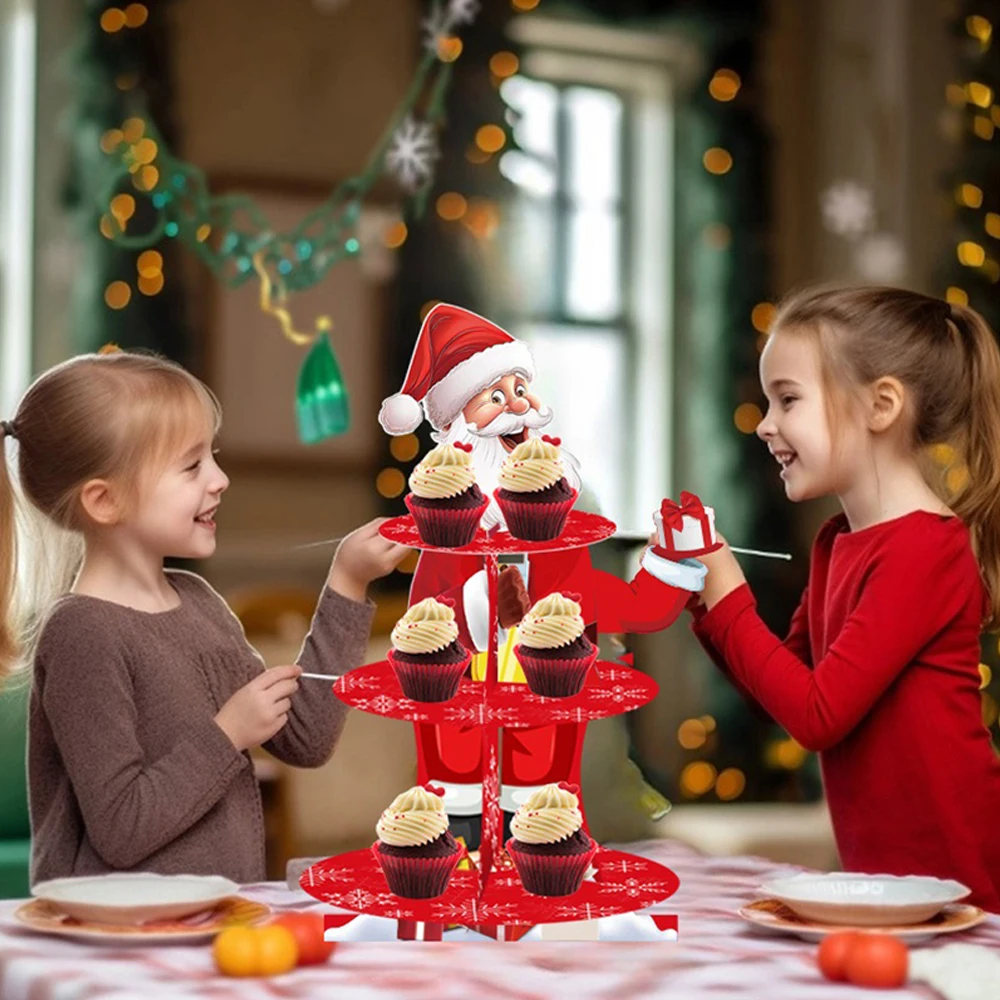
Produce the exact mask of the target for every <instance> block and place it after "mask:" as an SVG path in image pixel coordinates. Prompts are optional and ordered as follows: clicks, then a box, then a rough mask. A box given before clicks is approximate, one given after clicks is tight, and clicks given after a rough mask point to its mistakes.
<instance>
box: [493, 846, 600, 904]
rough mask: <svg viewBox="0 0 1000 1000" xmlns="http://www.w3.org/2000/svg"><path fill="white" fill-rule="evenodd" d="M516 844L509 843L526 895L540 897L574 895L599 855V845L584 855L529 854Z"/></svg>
mask: <svg viewBox="0 0 1000 1000" xmlns="http://www.w3.org/2000/svg"><path fill="white" fill-rule="evenodd" d="M514 844H515V838H514V837H511V838H510V840H508V841H507V845H506V846H507V853H508V854H509V855H510V859H511V861H513V862H514V867H515V868H516V869H517V874H518V876H519V877H520V879H521V885H523V886H524V889H525V891H526V892H530V893H533V894H534V895H536V896H570V895H572V894H573V893H574V892H576V891H577V889H579V888H580V886H581V885H582V884H583V876H584V875H586V874H587V869H588V868H589V867H590V862H591V861H592V860H593V859H594V855H595V854H596V853H597V842H596V841H593V842H592V843H591V845H590V850H589V851H584V852H583V853H582V854H525V853H524V852H523V851H519V850H518V849H517V848H516V847H515V846H514ZM553 846H554V847H558V845H553Z"/></svg>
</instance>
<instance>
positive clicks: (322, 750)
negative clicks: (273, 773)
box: [263, 586, 375, 767]
mask: <svg viewBox="0 0 1000 1000" xmlns="http://www.w3.org/2000/svg"><path fill="white" fill-rule="evenodd" d="M374 615H375V605H374V604H373V603H372V602H371V600H369V599H367V598H366V599H365V601H364V603H361V602H359V601H354V600H351V599H350V598H348V597H344V596H343V595H342V594H339V593H338V592H337V591H335V590H333V589H332V588H331V587H329V586H327V587H324V588H323V594H322V595H321V597H320V600H319V604H317V605H316V611H315V613H314V614H313V620H312V625H311V626H310V628H309V634H308V635H307V636H306V638H305V641H304V642H303V644H302V649H301V651H300V652H299V655H298V657H297V658H296V660H295V662H296V663H297V664H298V665H299V666H300V667H302V669H303V670H304V671H306V672H308V673H313V674H329V675H330V682H331V683H330V684H325V683H324V682H323V681H318V680H309V679H306V680H303V681H300V683H299V689H298V691H296V692H295V694H294V695H292V705H291V709H290V711H289V713H288V722H286V723H285V725H284V726H282V728H281V729H280V730H279V731H278V733H277V734H276V735H275V736H273V737H271V739H270V740H268V741H267V742H266V743H264V744H263V746H264V749H265V750H267V751H269V752H270V753H272V754H274V756H275V757H277V758H278V759H279V760H283V761H284V762H285V763H286V764H292V765H294V766H295V767H321V766H322V765H323V764H325V763H326V762H327V761H328V760H329V759H330V757H331V756H332V755H333V751H334V748H335V747H336V745H337V741H338V740H339V739H340V734H341V733H342V732H343V730H344V723H345V722H346V721H347V713H348V711H349V709H348V706H347V705H345V704H344V703H343V702H342V701H341V700H340V699H339V698H338V697H337V696H336V695H335V694H334V693H333V691H332V690H331V686H332V683H333V681H334V679H335V678H337V677H339V676H340V675H341V674H346V673H347V671H348V670H351V669H352V668H354V667H357V666H360V665H361V664H362V663H363V662H364V658H365V650H366V649H367V645H368V636H369V633H370V632H371V625H372V618H373V617H374Z"/></svg>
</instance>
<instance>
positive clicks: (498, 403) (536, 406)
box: [462, 375, 552, 451]
mask: <svg viewBox="0 0 1000 1000" xmlns="http://www.w3.org/2000/svg"><path fill="white" fill-rule="evenodd" d="M530 414H534V416H535V418H536V419H532V417H531V416H530ZM462 416H463V417H464V418H465V422H466V424H472V425H473V426H475V427H476V428H477V429H478V430H480V431H483V432H484V436H486V437H498V438H499V439H500V442H501V444H503V446H504V448H505V449H506V450H507V451H513V450H514V448H515V447H516V446H517V445H519V444H520V443H521V442H522V441H524V440H525V439H526V438H527V436H528V427H541V426H544V424H546V423H548V422H549V420H551V419H552V414H551V412H547V411H544V410H543V409H542V401H541V400H540V399H539V398H538V397H537V396H535V395H533V394H532V393H531V392H529V391H528V383H527V381H526V380H525V379H524V378H523V377H522V376H520V375H504V377H503V378H502V379H500V380H499V381H498V382H494V383H493V385H491V386H489V388H486V389H483V391H482V392H481V393H479V394H478V395H477V396H473V397H472V399H470V400H469V402H468V403H466V405H465V409H463V410H462ZM539 418H545V419H542V420H541V422H536V420H537V419H539Z"/></svg>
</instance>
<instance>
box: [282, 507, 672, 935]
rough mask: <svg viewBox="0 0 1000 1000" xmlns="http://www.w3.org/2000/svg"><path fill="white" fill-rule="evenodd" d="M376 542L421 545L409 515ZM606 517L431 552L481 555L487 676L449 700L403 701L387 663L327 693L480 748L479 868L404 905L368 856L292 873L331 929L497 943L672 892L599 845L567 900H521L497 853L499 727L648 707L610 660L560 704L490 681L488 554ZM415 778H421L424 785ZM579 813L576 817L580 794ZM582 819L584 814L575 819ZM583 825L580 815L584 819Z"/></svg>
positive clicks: (640, 861) (655, 871) (643, 679)
mask: <svg viewBox="0 0 1000 1000" xmlns="http://www.w3.org/2000/svg"><path fill="white" fill-rule="evenodd" d="M380 531H381V533H382V535H383V536H385V537H386V538H388V539H390V540H391V541H394V542H399V543H401V544H403V545H407V546H410V547H412V548H416V549H430V548H432V546H429V545H427V544H425V543H424V542H422V541H421V539H420V536H419V534H418V532H417V529H416V526H415V524H414V522H413V518H412V516H410V515H406V516H405V517H397V518H393V519H391V520H389V521H387V522H386V523H385V524H383V525H382V527H381V529H380ZM614 531H615V525H614V523H613V522H612V521H609V520H607V519H606V518H603V517H600V516H598V515H596V514H590V513H586V512H582V511H575V510H574V511H571V512H570V515H569V518H568V520H567V523H566V526H565V528H564V530H563V532H562V534H561V535H560V536H559V538H557V539H553V540H552V541H546V542H530V541H524V540H522V539H517V538H513V537H512V536H511V535H509V534H508V533H506V532H496V531H494V532H491V533H490V534H487V533H486V532H485V531H484V530H483V529H482V528H480V529H479V530H478V531H477V533H476V537H475V538H474V539H473V541H472V542H471V543H470V544H469V545H466V546H463V547H462V548H456V549H441V548H437V547H433V548H434V551H435V552H448V553H453V554H455V555H463V556H469V555H476V556H481V557H482V560H483V565H484V567H485V569H486V575H487V584H488V592H489V614H490V621H491V623H492V627H491V628H490V639H489V648H488V651H487V663H486V675H485V678H484V680H483V681H474V680H472V679H470V678H463V680H462V682H461V684H460V686H459V690H458V693H457V694H456V695H455V697H454V698H452V699H451V700H450V701H447V702H440V703H427V702H417V701H412V700H410V699H409V698H407V697H405V696H404V695H403V693H402V691H401V690H400V687H399V683H398V681H397V680H396V676H395V674H394V673H393V670H392V668H391V666H390V665H389V663H388V661H385V660H382V661H380V662H378V663H371V664H368V665H366V666H363V667H357V668H356V669H354V670H351V671H350V672H348V673H347V674H345V675H344V676H343V677H339V678H338V679H337V681H336V683H335V684H334V686H333V690H334V693H335V694H336V695H337V697H338V698H340V699H341V700H342V701H343V702H345V703H346V704H348V705H351V706H352V707H354V708H358V709H360V710H361V711H363V712H370V713H372V714H375V715H382V716H386V717H389V718H393V719H405V720H408V721H410V722H426V723H439V722H443V723H459V724H463V725H471V726H478V727H479V728H480V730H481V732H482V740H483V754H482V759H483V807H482V836H481V844H480V853H479V860H478V869H477V868H466V867H464V866H463V867H460V868H459V869H458V870H456V871H455V872H454V874H453V875H452V878H451V881H450V883H449V885H448V888H447V889H446V891H445V892H444V894H443V895H441V896H437V897H435V898H433V899H405V898H403V897H400V896H396V895H394V894H393V893H391V892H390V891H389V888H388V886H387V884H386V881H385V876H384V875H383V874H382V870H381V868H380V867H379V864H378V861H377V860H376V858H375V856H374V855H373V853H372V851H371V850H361V851H351V852H349V853H346V854H340V855H337V856H335V857H332V858H327V859H326V860H324V861H321V862H318V863H317V864H314V865H313V866H312V867H310V868H308V869H306V871H304V872H303V873H302V876H301V879H300V885H301V886H302V888H303V889H304V890H305V891H306V892H308V893H309V894H310V895H312V896H314V897H316V898H317V899H319V900H322V901H323V902H325V903H328V904H330V905H331V906H334V907H337V908H338V909H339V910H341V911H349V912H347V913H346V915H344V914H340V915H330V916H328V917H327V918H326V920H327V927H336V926H341V925H343V924H345V923H346V922H347V921H350V920H352V919H353V916H354V915H358V914H369V915H373V916H380V917H388V918H391V919H394V920H397V921H399V936H400V937H403V938H414V937H415V938H419V939H421V940H435V939H440V938H441V935H442V932H443V930H444V928H445V927H447V926H453V925H461V926H465V927H469V928H472V929H475V930H478V931H480V932H483V933H486V934H488V935H489V936H491V937H494V938H497V939H498V940H504V939H508V940H509V939H512V938H516V937H517V936H518V935H519V934H520V933H523V932H524V930H526V929H527V928H530V927H532V926H534V925H536V924H553V923H562V922H567V921H582V920H595V919H598V918H600V917H609V916H614V915H617V914H623V913H631V912H633V911H636V910H642V909H646V908H648V907H651V906H655V905H657V904H660V903H662V902H663V901H664V900H665V899H667V898H669V897H670V896H671V895H673V893H674V892H676V890H677V887H678V885H679V880H678V878H677V876H676V875H675V874H674V873H673V872H672V871H671V870H670V869H669V868H667V867H665V866H664V865H661V864H657V863H656V862H654V861H650V860H647V859H646V858H641V857H638V856H636V855H632V854H627V853H624V852H622V851H610V850H605V849H604V848H598V851H597V853H596V855H595V856H594V859H593V861H592V867H593V868H594V869H595V872H594V874H593V876H592V877H591V878H588V879H586V880H585V881H584V883H583V885H582V886H581V887H580V889H579V890H578V891H577V892H575V893H573V894H572V895H571V896H562V897H546V896H536V895H533V894H531V893H528V892H526V891H525V890H524V889H523V888H522V886H521V881H520V879H519V878H518V876H517V872H516V871H515V870H514V868H513V866H512V864H511V862H510V860H509V858H508V857H507V854H506V852H505V851H504V850H503V813H502V811H501V809H500V774H499V746H500V731H501V730H503V729H519V728H527V727H533V726H541V725H547V724H550V723H567V724H575V725H579V726H581V727H584V728H585V727H586V725H587V723H588V722H589V721H590V720H592V719H600V718H605V717H607V716H612V715H618V714H621V713H623V712H628V711H631V710H633V709H635V708H638V707H640V706H641V705H645V704H646V703H648V702H649V701H651V700H652V699H653V698H654V697H655V696H656V693H657V685H656V683H655V682H654V681H653V680H651V679H650V678H649V677H647V676H646V675H645V674H642V673H640V672H639V671H637V670H633V669H632V668H631V667H629V666H625V665H624V664H620V663H610V662H607V661H601V660H598V661H597V662H596V663H595V664H594V665H593V667H591V669H590V671H589V673H588V676H587V681H586V683H585V685H584V688H583V690H582V691H581V692H580V693H579V694H577V695H573V696H572V697H569V698H543V697H541V696H539V695H536V694H533V693H532V692H531V690H530V689H529V688H528V686H527V685H526V684H502V683H499V682H498V679H497V676H498V675H497V624H498V623H497V580H498V578H499V566H498V556H500V555H502V554H504V553H513V552H517V553H524V552H527V553H529V554H531V553H538V552H552V551H563V550H568V549H574V548H582V547H585V546H589V545H593V544H595V543H597V542H600V541H603V540H604V539H606V538H608V537H609V536H610V535H612V534H613V533H614ZM580 737H581V738H580V739H579V740H578V741H577V747H578V749H577V752H576V754H575V757H574V759H573V762H572V764H571V765H570V768H569V773H568V774H566V775H564V776H560V777H559V778H557V779H556V780H565V781H568V782H571V783H575V784H577V785H579V784H580V758H581V753H582V747H583V738H582V737H583V734H582V732H581V734H580ZM427 777H428V776H427V775H420V776H419V781H420V782H421V783H422V782H423V781H426V780H427ZM580 808H581V811H583V810H584V806H583V801H582V797H581V803H580ZM584 815H585V814H584ZM584 828H585V829H586V818H584ZM653 919H654V920H655V924H656V927H657V928H659V930H661V931H663V930H669V929H673V930H674V931H676V927H677V921H676V917H674V916H672V915H670V914H660V913H657V915H656V916H655V917H654V918H653Z"/></svg>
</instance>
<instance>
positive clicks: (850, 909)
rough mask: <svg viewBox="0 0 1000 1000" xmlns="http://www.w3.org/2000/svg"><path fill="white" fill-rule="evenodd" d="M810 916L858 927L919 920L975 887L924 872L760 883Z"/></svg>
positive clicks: (815, 876)
mask: <svg viewBox="0 0 1000 1000" xmlns="http://www.w3.org/2000/svg"><path fill="white" fill-rule="evenodd" d="M760 891H761V892H762V893H765V894H766V895H767V896H769V897H771V898H773V899H780V900H781V901H782V902H783V903H784V904H785V905H786V906H787V907H788V908H789V909H790V910H794V911H795V913H797V914H798V915H799V916H800V917H803V918H804V919H806V920H815V921H818V922H820V923H827V924H851V925H852V926H855V927H881V926H884V925H886V924H894V925H900V924H919V923H921V922H923V921H925V920H929V919H930V918H931V917H933V916H934V914H935V913H939V912H940V911H941V910H942V909H943V908H944V907H945V906H947V905H948V904H949V903H957V902H958V901H959V900H960V899H965V897H966V896H968V895H969V893H970V892H971V891H972V890H971V889H969V888H968V886H965V885H962V883H961V882H955V881H952V880H951V879H939V878H931V877H929V876H923V875H905V876H904V875H860V874H857V873H856V872H830V873H829V874H813V875H810V874H803V875H796V876H794V877H793V878H786V879H778V880H777V881H774V882H768V883H767V884H765V885H762V886H761V887H760Z"/></svg>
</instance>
